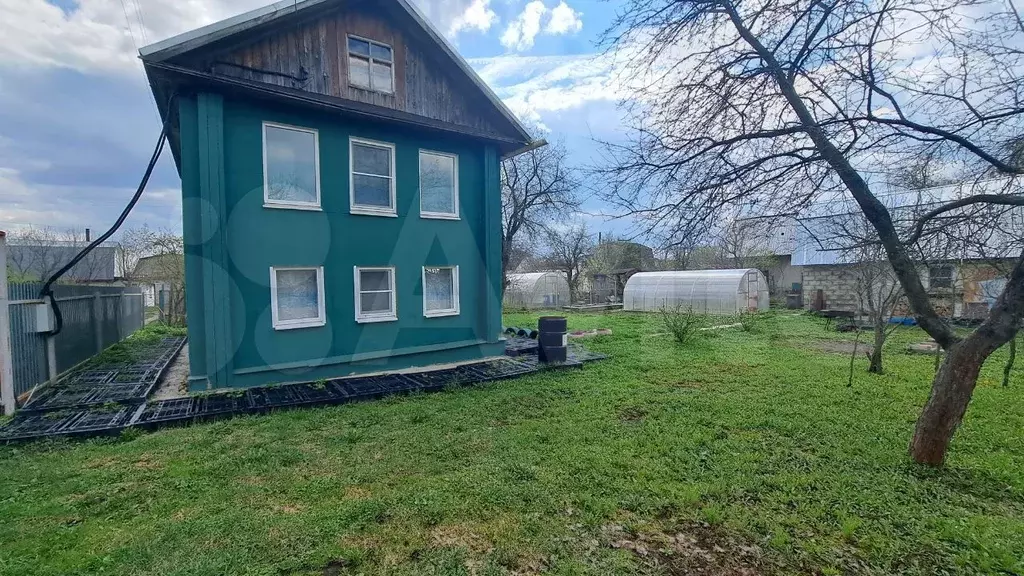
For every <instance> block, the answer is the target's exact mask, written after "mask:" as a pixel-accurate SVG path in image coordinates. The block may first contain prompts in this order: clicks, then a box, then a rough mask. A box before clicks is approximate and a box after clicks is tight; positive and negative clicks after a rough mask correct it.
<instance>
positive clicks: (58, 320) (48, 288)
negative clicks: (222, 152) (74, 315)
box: [39, 95, 174, 336]
mask: <svg viewBox="0 0 1024 576" xmlns="http://www.w3.org/2000/svg"><path fill="white" fill-rule="evenodd" d="M173 103H174V96H173V95H172V96H171V98H170V99H169V100H168V102H167V118H166V119H165V120H164V124H163V127H161V128H160V137H159V138H157V141H156V148H155V149H154V150H153V156H152V157H150V159H149V165H148V166H146V172H145V173H144V174H143V175H142V181H141V182H139V187H138V189H137V190H136V191H135V195H134V196H132V199H131V200H130V201H128V205H127V206H125V207H124V210H123V211H121V215H120V216H118V218H117V221H116V222H114V225H113V226H111V227H110V229H109V230H107V231H106V232H104V233H103V234H102V235H100V237H99V238H97V239H96V240H94V241H93V242H92V243H91V244H89V245H88V246H86V247H85V248H83V249H82V251H81V252H79V253H78V254H77V255H75V257H74V258H72V259H71V260H70V261H69V262H68V263H67V264H65V265H64V266H63V267H62V268H61V269H60V270H57V271H56V272H54V273H53V275H52V276H50V278H49V279H47V280H46V283H45V284H43V287H42V289H40V290H39V299H40V300H45V299H47V298H48V299H49V301H50V308H52V309H53V319H54V327H53V330H51V331H50V332H49V333H48V335H49V336H56V335H58V334H60V332H61V330H62V329H63V328H64V317H63V316H62V315H61V313H60V307H59V306H58V305H57V300H56V299H55V298H54V297H53V284H54V282H56V281H57V280H59V279H60V277H61V276H63V275H64V274H66V273H67V272H68V271H69V270H71V269H72V268H74V267H75V265H77V264H78V263H79V262H81V261H82V259H84V258H85V257H86V256H88V255H89V253H90V252H92V251H93V249H95V248H96V247H97V246H99V245H100V244H102V243H104V242H106V241H107V239H109V238H110V237H111V236H113V235H114V232H117V229H118V228H120V227H121V225H122V224H124V221H125V220H126V219H128V214H130V213H131V211H132V208H135V204H137V203H138V202H139V198H141V197H142V192H143V191H145V190H146V184H148V183H149V177H150V176H152V175H153V169H154V168H155V167H156V161H157V160H159V159H160V153H161V152H162V151H163V149H164V144H165V143H166V142H167V131H168V127H169V126H170V123H171V105H172V104H173Z"/></svg>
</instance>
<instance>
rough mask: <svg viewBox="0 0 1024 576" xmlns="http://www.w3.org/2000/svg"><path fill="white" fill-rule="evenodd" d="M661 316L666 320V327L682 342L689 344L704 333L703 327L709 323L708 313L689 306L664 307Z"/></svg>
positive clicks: (677, 340)
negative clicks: (701, 312)
mask: <svg viewBox="0 0 1024 576" xmlns="http://www.w3.org/2000/svg"><path fill="white" fill-rule="evenodd" d="M661 317H662V319H664V321H665V328H667V329H668V331H669V332H670V333H671V334H672V336H673V337H674V338H675V339H676V342H678V343H680V344H689V343H690V342H693V341H694V340H696V339H697V338H698V337H700V336H702V335H704V332H701V328H705V327H707V325H708V317H707V315H706V314H700V313H698V312H694V310H693V308H691V307H689V306H687V307H686V308H683V307H682V306H679V305H676V306H674V307H672V308H669V307H662V308H661Z"/></svg>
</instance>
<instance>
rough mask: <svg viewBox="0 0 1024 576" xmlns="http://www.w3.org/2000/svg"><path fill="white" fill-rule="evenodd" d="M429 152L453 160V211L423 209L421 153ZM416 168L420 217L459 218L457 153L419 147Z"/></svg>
mask: <svg viewBox="0 0 1024 576" xmlns="http://www.w3.org/2000/svg"><path fill="white" fill-rule="evenodd" d="M424 154H430V155H433V156H446V157H448V158H451V159H452V160H453V169H454V174H452V194H453V195H454V196H455V198H454V200H455V202H454V203H453V206H454V207H455V212H427V211H425V210H423V155H424ZM417 163H418V170H419V173H418V174H417V178H418V179H419V184H420V218H431V219H438V220H458V219H459V155H458V154H451V153H448V152H438V151H437V150H428V149H426V148H420V151H419V156H418V157H417Z"/></svg>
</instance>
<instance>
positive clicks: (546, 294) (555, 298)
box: [504, 272, 570, 308]
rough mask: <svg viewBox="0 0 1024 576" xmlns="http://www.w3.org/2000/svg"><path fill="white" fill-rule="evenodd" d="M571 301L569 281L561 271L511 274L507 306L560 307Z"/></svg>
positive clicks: (506, 299) (506, 288) (506, 295)
mask: <svg viewBox="0 0 1024 576" xmlns="http://www.w3.org/2000/svg"><path fill="white" fill-rule="evenodd" d="M568 304H570V302H569V283H568V282H566V280H565V274H563V273H561V272H530V273H527V274H509V275H508V286H506V287H505V299H504V305H505V307H506V308H558V307H561V306H567V305H568Z"/></svg>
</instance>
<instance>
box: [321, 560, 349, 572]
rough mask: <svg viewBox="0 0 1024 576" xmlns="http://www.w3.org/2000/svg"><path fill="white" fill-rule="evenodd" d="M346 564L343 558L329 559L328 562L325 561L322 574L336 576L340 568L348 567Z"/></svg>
mask: <svg viewBox="0 0 1024 576" xmlns="http://www.w3.org/2000/svg"><path fill="white" fill-rule="evenodd" d="M348 565H349V563H348V561H347V560H345V559H344V558H338V559H336V560H331V561H330V562H328V563H327V565H326V566H324V572H323V574H324V576H338V575H339V574H341V571H342V570H344V569H345V568H347V567H348Z"/></svg>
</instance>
